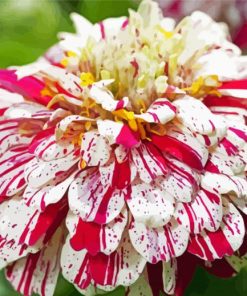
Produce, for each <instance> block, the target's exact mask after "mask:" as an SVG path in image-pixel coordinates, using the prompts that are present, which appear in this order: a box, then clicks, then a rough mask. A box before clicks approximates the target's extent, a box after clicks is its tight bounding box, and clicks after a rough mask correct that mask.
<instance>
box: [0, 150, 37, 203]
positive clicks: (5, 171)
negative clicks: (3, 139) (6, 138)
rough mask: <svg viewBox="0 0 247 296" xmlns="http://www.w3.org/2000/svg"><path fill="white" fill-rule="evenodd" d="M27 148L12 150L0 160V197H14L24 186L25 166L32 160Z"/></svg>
mask: <svg viewBox="0 0 247 296" xmlns="http://www.w3.org/2000/svg"><path fill="white" fill-rule="evenodd" d="M26 151H27V147H26V146H21V147H18V148H12V149H11V150H9V151H8V152H6V153H5V154H4V155H3V156H2V157H1V158H0V196H1V198H5V197H7V196H12V195H15V194H16V193H18V192H20V191H21V190H22V189H23V188H24V187H25V185H26V181H25V178H24V168H25V165H26V164H27V163H28V162H29V161H30V160H31V159H32V158H33V156H32V155H31V154H30V153H28V152H26Z"/></svg>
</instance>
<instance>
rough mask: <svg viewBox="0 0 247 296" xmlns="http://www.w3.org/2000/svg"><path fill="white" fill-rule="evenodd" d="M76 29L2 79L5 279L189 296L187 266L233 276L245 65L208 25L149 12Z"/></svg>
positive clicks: (244, 188) (37, 288) (241, 182)
mask: <svg viewBox="0 0 247 296" xmlns="http://www.w3.org/2000/svg"><path fill="white" fill-rule="evenodd" d="M72 19H73V21H74V22H75V26H76V29H77V33H76V34H70V33H62V34H61V36H60V37H61V41H60V43H59V44H58V45H56V46H55V47H54V48H52V49H51V50H49V51H48V52H47V53H46V54H45V56H44V57H42V58H41V59H40V60H38V61H37V62H35V63H34V64H31V65H27V66H24V67H20V68H18V69H15V70H1V71H0V87H1V89H0V96H1V97H0V98H1V101H0V102H1V104H2V105H4V106H3V108H2V109H1V110H0V112H1V115H2V117H1V121H0V143H1V150H0V155H1V158H0V184H1V187H0V198H1V202H2V203H1V205H0V221H1V223H0V235H1V237H0V239H1V244H0V260H1V261H0V263H1V265H2V266H3V267H4V266H7V271H6V276H7V278H8V279H9V280H10V281H11V282H12V284H13V286H14V287H15V288H16V289H17V290H18V291H20V292H21V293H23V294H25V295H31V294H32V292H36V293H38V294H40V295H52V294H53V291H54V287H55V283H56V279H57V276H58V274H59V272H60V270H62V273H63V275H64V277H65V278H66V279H67V280H68V281H70V282H72V283H73V284H74V285H75V286H76V287H77V288H78V289H79V290H80V291H82V293H84V292H85V293H92V294H93V293H96V292H97V289H102V290H106V291H107V290H112V289H114V288H115V287H116V286H119V285H123V286H125V287H126V289H127V291H128V292H129V293H132V294H133V295H141V293H143V291H145V293H146V294H145V295H156V294H157V293H159V291H158V290H157V289H163V290H165V292H166V293H168V294H174V293H176V294H177V295H180V294H181V291H182V288H183V287H184V286H185V283H184V282H186V279H187V278H188V276H185V274H184V270H183V267H181V266H183V264H184V262H186V260H188V256H189V258H191V257H190V256H191V254H192V255H194V256H192V258H193V259H189V260H191V264H192V263H193V264H192V265H193V266H195V265H197V264H200V265H203V266H204V267H205V268H207V269H209V270H211V271H214V270H217V264H219V262H220V264H225V265H226V266H227V267H228V270H230V271H231V272H229V274H233V273H234V272H235V271H237V270H238V269H239V266H238V265H239V264H238V265H237V264H236V262H238V263H239V262H240V263H241V264H242V261H243V258H242V257H241V258H240V257H239V256H237V254H238V255H239V253H237V252H238V251H240V250H241V252H240V253H241V255H243V254H245V251H244V250H242V249H241V245H242V244H243V241H244V239H245V233H246V232H245V223H244V221H246V218H245V214H246V213H247V210H246V192H247V181H246V177H245V170H246V137H247V135H246V132H247V129H246V125H245V117H246V98H247V80H246V79H245V77H246V76H247V71H246V68H247V67H246V58H245V57H242V56H241V55H240V50H239V49H238V48H237V47H236V46H235V45H234V44H232V43H231V42H230V41H229V36H228V34H227V32H226V31H225V30H224V28H223V27H222V26H221V25H219V24H217V23H215V22H213V21H212V19H210V18H209V17H208V16H207V15H205V14H203V13H201V12H195V13H193V14H192V15H191V16H189V17H186V18H185V19H183V20H182V21H181V22H180V23H179V24H177V25H175V23H174V21H173V20H172V19H168V18H163V16H162V14H161V12H160V10H159V8H158V6H157V4H156V3H154V2H152V1H149V0H144V1H143V2H142V3H141V5H140V7H139V9H138V11H137V12H134V11H130V14H129V17H128V18H125V17H121V18H117V19H107V20H105V21H102V22H101V23H98V24H95V25H92V24H91V23H90V22H89V21H87V20H85V19H84V18H83V17H81V16H79V15H77V14H72ZM2 98H3V99H5V100H3V101H2ZM6 99H7V102H8V106H5V105H6V102H5V101H6ZM9 102H10V103H9ZM12 102H13V103H12ZM233 255H234V256H235V257H232V256H233ZM230 256H231V257H230ZM196 258H197V259H196ZM215 259H220V260H218V261H214V260H215ZM162 269H163V272H162ZM150 270H151V271H152V270H155V272H158V278H159V277H161V276H162V274H163V284H162V285H161V286H158V285H157V283H156V284H155V285H153V277H152V272H150ZM147 279H148V281H147ZM176 280H177V284H176ZM143 289H144V290H143ZM138 293H139V294H138ZM152 293H153V294H152ZM90 295H91V294H90ZM130 295H131V294H130ZM157 295H158V294H157Z"/></svg>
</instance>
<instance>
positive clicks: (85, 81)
mask: <svg viewBox="0 0 247 296" xmlns="http://www.w3.org/2000/svg"><path fill="white" fill-rule="evenodd" d="M80 79H81V83H80V84H81V86H89V85H92V84H93V83H94V81H95V79H94V76H93V74H92V73H90V72H82V73H81V76H80Z"/></svg>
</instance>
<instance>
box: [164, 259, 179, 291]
mask: <svg viewBox="0 0 247 296" xmlns="http://www.w3.org/2000/svg"><path fill="white" fill-rule="evenodd" d="M162 265H163V273H162V277H163V285H164V291H165V293H166V294H168V295H174V292H175V287H176V274H177V261H176V259H175V258H173V259H171V260H170V261H168V262H162Z"/></svg>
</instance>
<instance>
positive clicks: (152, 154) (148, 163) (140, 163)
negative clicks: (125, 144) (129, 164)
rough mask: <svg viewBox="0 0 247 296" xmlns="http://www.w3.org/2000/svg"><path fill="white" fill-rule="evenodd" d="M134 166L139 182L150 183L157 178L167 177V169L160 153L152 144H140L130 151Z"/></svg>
mask: <svg viewBox="0 0 247 296" xmlns="http://www.w3.org/2000/svg"><path fill="white" fill-rule="evenodd" d="M131 155H132V160H133V163H134V165H135V166H136V167H137V171H138V173H139V176H140V178H141V180H142V181H143V182H145V183H150V182H151V181H153V180H154V179H156V178H157V177H158V176H163V175H167V173H168V168H167V165H166V161H165V159H164V156H163V155H162V153H161V152H160V151H159V150H158V149H157V148H156V147H155V146H154V145H152V144H149V143H145V144H141V145H140V146H139V147H137V148H132V149H131Z"/></svg>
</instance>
